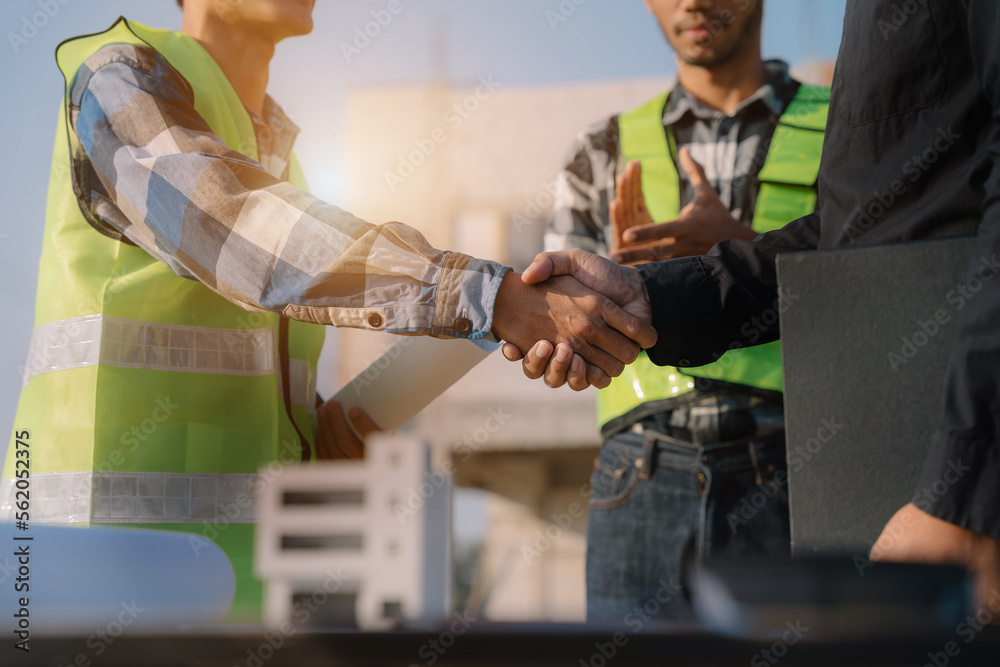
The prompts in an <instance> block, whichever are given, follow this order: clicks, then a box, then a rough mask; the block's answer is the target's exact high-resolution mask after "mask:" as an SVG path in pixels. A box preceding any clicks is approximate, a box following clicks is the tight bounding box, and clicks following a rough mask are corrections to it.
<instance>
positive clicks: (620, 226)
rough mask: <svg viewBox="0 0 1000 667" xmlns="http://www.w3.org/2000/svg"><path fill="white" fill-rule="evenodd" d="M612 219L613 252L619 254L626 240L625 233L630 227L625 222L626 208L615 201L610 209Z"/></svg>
mask: <svg viewBox="0 0 1000 667" xmlns="http://www.w3.org/2000/svg"><path fill="white" fill-rule="evenodd" d="M608 213H609V215H610V217H611V252H612V253H614V252H617V251H618V249H619V248H621V246H622V244H623V242H624V240H625V231H626V230H627V229H628V228H629V225H628V224H627V223H626V222H625V207H624V206H623V205H622V203H621V202H620V201H619V200H617V199H615V200H614V201H613V202H611V206H610V208H609V209H608Z"/></svg>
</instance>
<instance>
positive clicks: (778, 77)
mask: <svg viewBox="0 0 1000 667" xmlns="http://www.w3.org/2000/svg"><path fill="white" fill-rule="evenodd" d="M764 67H766V68H767V72H768V75H769V78H768V81H767V83H765V84H764V85H763V86H761V87H760V88H758V89H757V91H756V92H755V93H754V94H753V95H751V96H750V97H748V98H746V99H745V100H743V101H742V102H740V103H739V106H737V107H736V110H735V111H733V113H732V114H730V116H731V117H735V116H739V115H741V114H743V113H744V112H745V111H746V110H747V109H748V108H750V107H751V106H752V105H754V104H758V103H759V104H763V105H764V106H765V107H766V108H767V109H768V110H769V111H770V112H771V113H773V114H774V115H775V116H780V115H781V114H782V113H783V112H784V110H785V106H787V104H788V102H789V101H790V98H788V99H786V97H788V96H787V95H786V94H784V93H786V91H787V90H788V89H789V87H790V86H791V84H792V77H791V75H790V74H789V73H788V64H787V63H785V62H783V61H781V60H768V61H767V62H765V63H764ZM779 91H780V92H779ZM688 113H690V114H692V115H693V116H694V117H695V118H700V119H703V120H710V119H712V118H716V117H718V116H720V115H722V112H720V111H716V110H714V109H709V108H708V107H706V106H704V105H703V104H702V103H701V102H699V101H698V100H697V99H696V98H695V97H694V95H692V94H691V93H689V92H688V91H687V90H686V89H685V88H684V87H683V86H682V85H681V84H680V82H678V83H677V85H675V86H674V88H673V90H672V91H671V92H670V101H669V103H668V104H667V108H666V109H665V110H664V114H663V122H664V123H665V124H667V125H673V124H675V123H677V122H678V121H680V119H681V118H683V117H684V116H685V115H686V114H688Z"/></svg>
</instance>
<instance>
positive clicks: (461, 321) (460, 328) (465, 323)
mask: <svg viewBox="0 0 1000 667" xmlns="http://www.w3.org/2000/svg"><path fill="white" fill-rule="evenodd" d="M455 331H456V332H457V333H460V334H469V333H472V320H470V319H469V318H467V317H460V318H458V319H457V320H455Z"/></svg>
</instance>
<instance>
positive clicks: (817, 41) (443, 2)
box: [0, 0, 846, 454]
mask: <svg viewBox="0 0 1000 667" xmlns="http://www.w3.org/2000/svg"><path fill="white" fill-rule="evenodd" d="M396 1H397V2H399V4H400V6H401V11H399V13H398V14H396V15H394V16H392V18H391V20H390V21H385V17H386V11H385V10H386V8H387V7H388V6H389V4H390V0H351V1H350V2H347V1H346V0H318V2H317V6H316V9H315V12H314V18H315V26H316V27H315V30H314V31H313V34H311V35H309V36H307V37H302V38H296V39H293V40H289V41H287V42H285V43H283V44H281V45H280V46H279V47H278V50H277V53H276V55H275V59H274V61H273V62H272V67H271V78H270V85H269V92H270V94H271V95H272V97H274V98H275V99H276V100H278V101H279V103H280V104H281V105H282V106H283V107H284V108H285V109H286V110H287V111H288V112H289V114H290V115H291V116H292V117H293V118H294V119H295V121H296V123H298V124H299V126H300V127H301V128H302V129H303V134H302V135H301V136H300V142H308V141H309V135H310V131H312V132H334V133H341V135H340V136H342V133H343V131H344V130H343V128H342V119H343V115H344V114H343V108H344V99H345V96H346V95H347V94H348V92H349V91H350V90H352V89H354V88H357V87H359V86H372V85H389V84H394V83H419V82H426V81H429V80H434V79H437V78H442V77H444V78H447V79H450V80H454V81H456V82H459V83H461V82H463V81H472V80H475V79H477V78H478V77H479V76H481V75H484V74H492V75H494V76H495V77H496V78H497V79H499V80H501V81H504V82H505V84H509V85H512V86H545V85H553V84H566V83H572V82H585V81H593V80H610V79H621V78H634V77H657V76H663V75H669V74H671V73H673V72H674V71H675V66H674V63H673V58H672V54H671V52H670V50H669V49H668V48H667V46H666V44H665V42H664V39H663V36H662V34H661V33H660V30H659V27H658V26H657V24H656V22H655V20H653V19H652V18H651V17H650V15H649V14H648V13H647V12H646V10H645V7H644V5H643V3H642V1H641V0H492V1H488V0H396ZM845 3H846V0H767V4H766V12H765V27H764V49H763V50H764V55H765V57H779V56H780V57H782V58H784V59H785V60H788V61H789V62H791V63H793V64H794V63H804V62H809V61H811V60H816V59H831V58H833V57H835V56H836V53H837V47H838V45H839V43H840V35H841V29H842V23H843V15H844V8H845ZM373 13H374V14H373ZM119 15H123V16H125V17H127V18H129V19H131V20H136V21H139V22H142V23H145V24H147V25H150V26H154V27H161V28H172V29H179V27H180V18H181V14H180V10H179V9H178V7H177V5H176V4H175V2H174V0H142V1H141V2H140V1H139V0H131V1H125V0H4V2H2V3H0V32H2V33H3V35H4V40H3V43H2V44H0V63H2V66H0V77H2V87H3V90H4V91H8V94H7V95H6V96H5V97H6V99H7V102H6V103H5V104H3V105H2V106H0V127H3V144H2V145H3V147H4V149H5V150H6V156H5V159H3V160H2V161H0V170H2V171H0V177H2V179H0V183H2V185H0V187H2V195H3V199H2V201H3V205H4V209H5V210H6V211H7V214H6V215H5V216H4V218H3V219H2V220H0V293H2V294H3V303H4V306H5V308H4V311H5V312H4V314H5V322H4V323H3V326H0V426H2V427H3V428H5V429H6V430H5V431H4V432H6V433H10V429H12V428H14V427H15V426H16V428H18V429H22V428H33V427H35V425H32V424H17V425H15V424H14V423H13V421H14V413H15V410H16V407H17V398H18V394H19V391H20V376H21V366H22V365H23V363H24V359H25V356H26V354H27V349H28V342H29V340H30V336H31V330H32V327H33V320H34V300H35V283H36V279H37V266H38V257H39V254H40V251H41V239H42V231H43V227H44V219H45V217H44V216H45V192H46V187H47V181H48V172H49V165H50V162H51V149H52V141H53V136H54V130H55V124H56V114H57V109H58V105H59V103H60V95H61V91H62V86H63V82H62V77H61V75H60V73H59V71H58V69H57V68H56V66H55V61H54V57H53V53H54V49H55V47H56V45H57V44H58V43H59V42H60V41H62V40H63V39H66V38H68V37H71V36H74V35H80V34H85V33H90V32H97V31H100V30H103V29H105V28H107V27H108V26H110V25H111V23H112V22H114V20H115V18H117V17H118V16H119ZM380 16H381V17H382V19H383V22H384V23H385V25H384V27H383V26H378V29H377V30H376V29H375V28H373V27H372V26H368V28H369V32H370V33H372V34H375V36H374V37H370V38H368V40H367V42H366V41H365V40H364V39H363V38H359V37H358V35H359V33H363V31H364V30H365V28H366V24H369V23H370V22H372V21H374V20H376V19H377V18H379V17H380ZM351 47H353V48H351ZM345 52H346V53H345ZM10 91H13V93H14V94H10ZM302 158H303V159H302V162H303V167H304V169H305V172H306V174H307V175H308V174H310V173H314V174H316V173H318V174H322V178H320V179H319V180H318V181H317V180H315V179H312V183H313V189H314V191H315V192H316V194H317V195H319V196H321V197H324V198H327V199H328V200H330V201H332V202H333V203H336V199H337V197H338V196H341V195H342V194H343V189H342V188H341V187H340V185H339V178H338V176H339V175H340V174H343V173H344V170H345V169H347V168H348V166H346V165H344V164H343V163H342V161H341V160H340V159H339V158H338V156H337V155H336V154H335V151H334V154H330V155H323V154H310V155H309V156H308V158H307V157H306V155H305V154H303V156H302ZM53 408H54V410H57V409H58V406H53ZM53 418H57V417H56V415H55V414H53ZM6 444H7V442H6V438H0V454H2V453H3V451H4V449H5V447H6Z"/></svg>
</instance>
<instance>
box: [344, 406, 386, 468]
mask: <svg viewBox="0 0 1000 667" xmlns="http://www.w3.org/2000/svg"><path fill="white" fill-rule="evenodd" d="M347 418H348V419H350V420H351V424H353V425H354V430H356V431H357V432H358V433H359V434H361V437H362V439H364V440H367V439H368V436H370V435H371V434H372V433H378V432H379V431H381V430H382V429H381V428H379V426H378V424H376V423H375V422H374V420H372V418H371V417H369V416H368V413H367V412H365V411H364V410H362V409H361V408H351V409H350V410H348V411H347ZM362 444H364V443H362ZM361 455H362V457H363V456H364V451H362V452H361Z"/></svg>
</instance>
